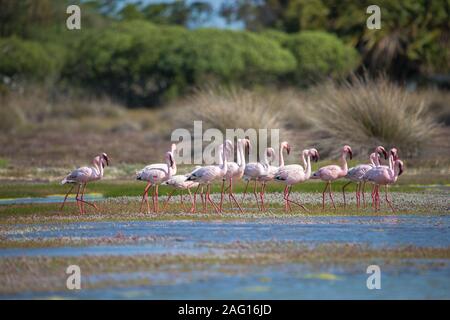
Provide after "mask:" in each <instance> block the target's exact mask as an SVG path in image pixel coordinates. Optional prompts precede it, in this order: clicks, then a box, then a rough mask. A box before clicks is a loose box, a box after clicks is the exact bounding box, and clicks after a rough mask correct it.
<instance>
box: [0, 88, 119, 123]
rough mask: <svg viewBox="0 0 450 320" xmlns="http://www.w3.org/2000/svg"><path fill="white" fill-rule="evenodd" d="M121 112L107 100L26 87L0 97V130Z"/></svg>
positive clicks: (112, 114) (107, 115) (117, 106)
mask: <svg viewBox="0 0 450 320" xmlns="http://www.w3.org/2000/svg"><path fill="white" fill-rule="evenodd" d="M123 113H124V108H123V107H122V106H120V105H118V104H116V103H114V102H113V101H112V100H111V99H109V98H107V97H100V98H94V97H83V96H81V95H80V94H74V93H54V92H51V90H48V89H46V88H44V87H35V86H29V87H24V88H20V89H17V90H14V91H9V92H7V93H5V94H3V95H1V96H0V131H1V132H15V131H17V130H19V129H20V128H22V127H24V126H27V125H34V124H42V123H44V122H45V121H46V120H49V119H68V118H72V119H80V118H83V117H92V116H94V117H95V116H102V117H111V116H119V115H121V114H123Z"/></svg>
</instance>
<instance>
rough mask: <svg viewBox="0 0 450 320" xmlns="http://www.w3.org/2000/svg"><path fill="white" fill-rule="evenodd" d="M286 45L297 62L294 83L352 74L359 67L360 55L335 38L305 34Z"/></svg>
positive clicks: (285, 43) (330, 35)
mask: <svg viewBox="0 0 450 320" xmlns="http://www.w3.org/2000/svg"><path fill="white" fill-rule="evenodd" d="M284 45H285V46H286V47H287V48H288V49H289V50H290V51H291V53H292V54H293V55H294V56H295V58H296V59H297V69H296V71H295V79H296V80H297V81H298V82H300V83H301V84H307V83H311V82H313V81H317V80H320V79H322V78H325V77H331V78H339V77H344V76H347V75H348V74H350V73H351V72H352V71H353V70H354V69H355V68H356V67H357V66H358V64H359V57H358V53H357V51H356V50H355V49H353V48H351V47H348V46H346V45H345V44H344V43H343V42H342V41H341V40H339V39H338V38H337V37H336V36H334V35H332V34H328V33H326V32H320V31H304V32H300V33H298V34H293V35H291V36H290V37H289V38H288V39H287V40H285V41H284Z"/></svg>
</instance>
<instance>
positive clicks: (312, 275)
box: [0, 215, 450, 299]
mask: <svg viewBox="0 0 450 320" xmlns="http://www.w3.org/2000/svg"><path fill="white" fill-rule="evenodd" d="M1 236H2V237H6V238H7V239H16V240H19V239H27V240H29V239H35V240H39V239H56V238H60V237H68V238H72V239H96V238H111V237H112V238H114V237H137V238H138V239H139V238H142V239H144V240H143V241H142V242H139V241H138V242H136V243H133V244H126V245H120V244H114V245H88V246H80V247H58V248H31V249H1V250H0V259H1V258H5V257H11V256H23V255H27V256H34V255H48V256H49V255H51V256H76V255H84V254H87V255H93V254H95V255H105V254H108V255H124V256H125V255H131V254H160V253H171V254H177V253H183V254H194V255H197V254H202V253H205V252H209V251H211V250H212V251H214V250H216V251H215V252H216V253H217V250H227V249H217V248H214V247H215V245H220V244H226V243H232V242H236V241H241V242H262V241H270V240H277V241H293V242H295V243H301V244H310V245H317V244H321V243H330V242H332V243H358V244H367V245H369V246H373V247H383V248H389V247H397V246H406V245H415V246H426V247H448V246H450V216H447V215H444V216H436V215H433V216H404V215H402V216H372V217H351V216H350V217H349V216H341V217H336V216H321V217H295V218H279V219H267V218H266V219H259V220H255V221H220V220H217V221H208V222H205V221H188V220H186V221H136V222H129V221H127V222H82V223H64V224H38V225H16V226H14V227H12V228H9V229H7V230H6V231H5V230H4V231H2V233H1ZM146 239H147V240H146ZM148 239H149V240H148ZM405 250H407V249H405ZM403 262H406V260H405V261H403ZM436 262H439V263H436ZM366 264H367V263H366ZM366 264H362V263H359V262H355V264H354V265H351V266H342V265H337V264H334V265H318V266H317V265H316V266H314V267H312V266H309V265H305V264H295V263H289V264H278V265H270V266H264V267H261V266H255V265H244V266H235V265H234V266H227V265H220V266H218V265H215V266H214V265H212V266H208V267H206V268H205V269H202V270H195V271H186V270H184V271H180V270H178V271H177V270H164V271H161V272H157V273H145V272H144V273H142V272H141V273H127V272H126V270H124V272H123V273H117V274H101V275H97V276H93V277H90V278H89V279H88V280H89V282H91V283H93V282H96V281H102V280H105V279H113V280H124V279H125V280H129V279H135V280H136V279H138V280H139V279H149V280H150V283H151V285H149V284H148V283H143V284H142V285H133V286H128V287H127V286H117V287H115V286H113V285H112V286H109V287H107V288H102V289H89V290H88V289H84V290H80V291H69V290H67V291H64V292H42V293H31V292H30V293H27V292H24V293H21V294H18V295H13V296H1V295H0V298H62V299H65V298H83V299H93V298H97V299H98V298H100V299H136V298H138V299H215V298H220V299H251V298H253V299H316V298H318V299H352V298H358V299H397V298H403V299H405V298H407V299H429V298H437V299H442V298H445V299H448V298H450V261H449V260H440V261H436V260H433V261H431V260H430V261H427V260H416V261H410V263H409V264H395V265H392V264H387V265H385V264H384V263H383V261H373V264H380V266H381V268H382V289H381V290H368V289H367V287H366V280H367V277H368V275H367V274H366V268H367V265H366ZM175 267H176V266H175ZM224 270H225V271H226V272H224Z"/></svg>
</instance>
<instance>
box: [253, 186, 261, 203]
mask: <svg viewBox="0 0 450 320" xmlns="http://www.w3.org/2000/svg"><path fill="white" fill-rule="evenodd" d="M256 184H257V182H256V180H255V186H254V187H253V195H254V196H255V200H256V205H257V206H258V210H259V211H261V208H260V207H259V201H258V193H257V185H256Z"/></svg>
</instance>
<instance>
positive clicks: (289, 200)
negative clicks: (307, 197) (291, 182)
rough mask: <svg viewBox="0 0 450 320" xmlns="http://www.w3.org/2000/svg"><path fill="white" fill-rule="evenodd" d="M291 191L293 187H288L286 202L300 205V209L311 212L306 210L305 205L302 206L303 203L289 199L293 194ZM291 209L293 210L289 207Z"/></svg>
mask: <svg viewBox="0 0 450 320" xmlns="http://www.w3.org/2000/svg"><path fill="white" fill-rule="evenodd" d="M291 189H292V186H289V187H288V193H287V195H286V197H285V200H286V201H287V202H288V203H290V202H291V203H293V204H296V205H298V206H299V207H300V208H302V209H303V210H305V211H306V212H309V210H308V209H306V208H305V206H304V205H303V204H301V203H299V202H295V201H292V200H291V199H289V196H290V194H291ZM289 209H291V208H290V207H289Z"/></svg>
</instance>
